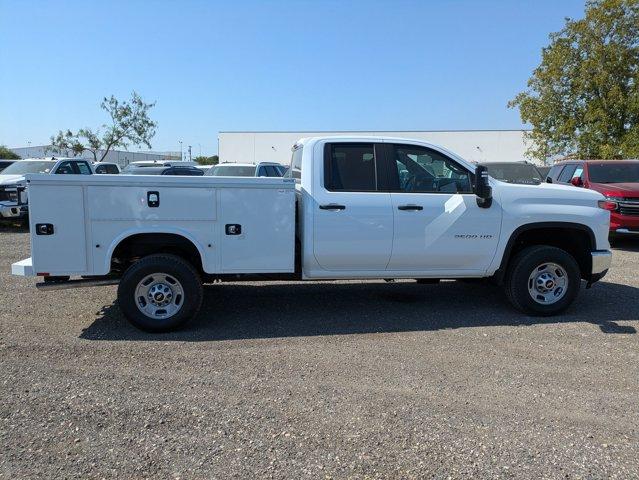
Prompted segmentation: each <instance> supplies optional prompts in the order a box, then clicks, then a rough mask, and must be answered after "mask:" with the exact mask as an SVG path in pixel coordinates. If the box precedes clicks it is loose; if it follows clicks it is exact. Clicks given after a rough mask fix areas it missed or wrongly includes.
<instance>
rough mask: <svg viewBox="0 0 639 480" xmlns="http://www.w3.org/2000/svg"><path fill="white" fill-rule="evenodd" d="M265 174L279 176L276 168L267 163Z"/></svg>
mask: <svg viewBox="0 0 639 480" xmlns="http://www.w3.org/2000/svg"><path fill="white" fill-rule="evenodd" d="M266 176H267V177H281V175H280V174H279V171H278V170H277V168H276V167H275V166H273V165H268V166H267V167H266Z"/></svg>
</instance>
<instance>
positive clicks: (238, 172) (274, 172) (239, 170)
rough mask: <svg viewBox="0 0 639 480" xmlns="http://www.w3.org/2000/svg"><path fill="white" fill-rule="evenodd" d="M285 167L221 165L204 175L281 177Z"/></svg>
mask: <svg viewBox="0 0 639 480" xmlns="http://www.w3.org/2000/svg"><path fill="white" fill-rule="evenodd" d="M284 172H286V167H285V166H284V165H280V164H279V163H273V162H260V163H258V164H257V165H253V164H251V163H222V164H220V165H216V166H214V167H213V168H211V169H210V170H209V171H208V172H207V173H206V174H207V175H211V176H213V177H281V176H283V175H284Z"/></svg>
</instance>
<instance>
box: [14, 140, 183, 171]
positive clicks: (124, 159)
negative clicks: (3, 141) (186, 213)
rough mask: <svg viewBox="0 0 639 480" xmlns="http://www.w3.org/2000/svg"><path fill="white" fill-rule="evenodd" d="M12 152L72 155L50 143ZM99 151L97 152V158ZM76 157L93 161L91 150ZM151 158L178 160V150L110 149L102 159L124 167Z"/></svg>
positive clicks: (33, 155) (37, 155)
mask: <svg viewBox="0 0 639 480" xmlns="http://www.w3.org/2000/svg"><path fill="white" fill-rule="evenodd" d="M11 151H12V152H14V153H16V154H17V155H20V157H22V158H43V157H51V156H54V157H56V156H57V157H73V156H74V155H73V152H72V151H66V150H62V151H60V150H55V149H53V150H52V149H51V146H50V145H39V146H36V147H20V148H12V149H11ZM100 155H101V153H100V152H99V153H98V159H99V158H100ZM76 158H86V159H88V160H90V161H93V154H92V153H91V152H88V151H87V152H83V153H82V154H80V155H77V156H76ZM153 160H167V161H170V160H171V161H176V160H180V152H128V151H126V150H110V151H109V153H108V154H107V156H106V158H105V159H104V161H105V162H112V163H117V164H118V165H120V167H125V166H127V165H128V164H129V163H131V162H140V161H153Z"/></svg>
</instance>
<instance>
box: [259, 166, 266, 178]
mask: <svg viewBox="0 0 639 480" xmlns="http://www.w3.org/2000/svg"><path fill="white" fill-rule="evenodd" d="M257 176H258V177H267V176H268V175H267V174H266V167H264V166H262V167H260V168H258V169H257Z"/></svg>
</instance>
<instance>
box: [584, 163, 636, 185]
mask: <svg viewBox="0 0 639 480" xmlns="http://www.w3.org/2000/svg"><path fill="white" fill-rule="evenodd" d="M588 173H589V174H590V180H591V181H592V182H595V183H638V182H639V162H631V161H627V160H626V161H624V162H614V163H613V162H602V163H591V164H590V165H588Z"/></svg>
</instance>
